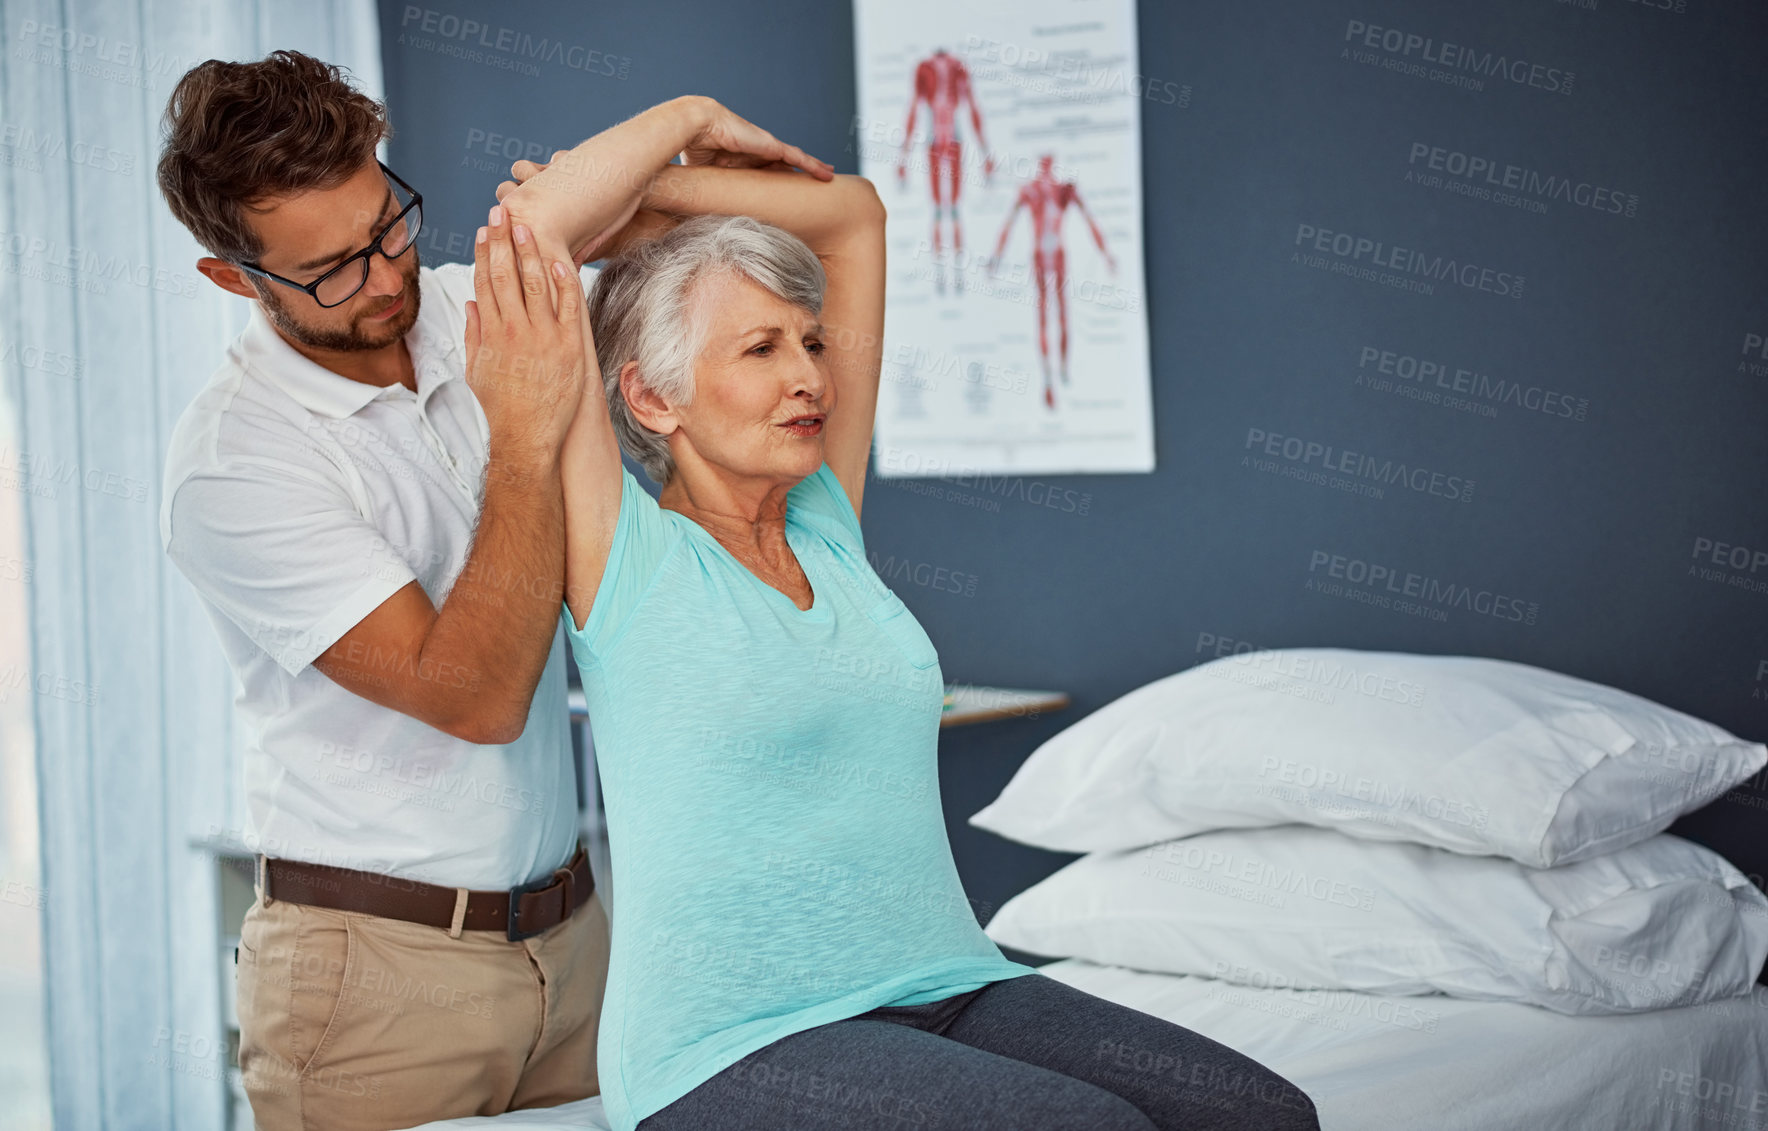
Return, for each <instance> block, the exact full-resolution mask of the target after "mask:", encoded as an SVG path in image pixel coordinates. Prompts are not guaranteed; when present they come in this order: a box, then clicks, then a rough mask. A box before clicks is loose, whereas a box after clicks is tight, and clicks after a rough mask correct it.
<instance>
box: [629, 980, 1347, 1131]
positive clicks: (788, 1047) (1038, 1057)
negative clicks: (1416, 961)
mask: <svg viewBox="0 0 1768 1131" xmlns="http://www.w3.org/2000/svg"><path fill="white" fill-rule="evenodd" d="M1319 1126H1320V1123H1319V1120H1318V1118H1317V1117H1316V1116H1315V1114H1314V1105H1313V1102H1312V1101H1311V1100H1309V1099H1308V1097H1307V1095H1306V1094H1305V1093H1304V1092H1302V1090H1301V1089H1300V1088H1297V1087H1296V1086H1295V1085H1294V1084H1291V1083H1290V1082H1289V1081H1287V1080H1285V1079H1283V1077H1281V1076H1278V1075H1277V1074H1276V1073H1274V1072H1272V1071H1271V1070H1270V1069H1268V1068H1266V1067H1264V1066H1263V1065H1261V1064H1259V1063H1258V1062H1257V1061H1254V1060H1251V1059H1249V1058H1247V1057H1244V1056H1242V1055H1240V1054H1239V1053H1237V1052H1235V1051H1234V1050H1233V1049H1230V1048H1228V1047H1227V1046H1225V1045H1220V1044H1217V1043H1216V1042H1215V1041H1212V1040H1210V1039H1209V1038H1207V1037H1203V1036H1199V1035H1198V1034H1196V1033H1193V1032H1191V1031H1190V1030H1189V1029H1184V1028H1181V1027H1179V1026H1177V1025H1174V1024H1172V1023H1171V1022H1168V1021H1163V1020H1161V1019H1160V1018H1158V1017H1155V1016H1153V1015H1152V1014H1148V1013H1143V1012H1141V1011H1139V1010H1135V1009H1130V1008H1129V1007H1127V1006H1122V1005H1118V1004H1116V1003H1115V1002H1109V1001H1106V1000H1105V999H1103V998H1099V997H1094V996H1093V995H1092V994H1089V993H1086V992H1084V991H1081V990H1077V989H1075V988H1074V987H1073V986H1070V985H1068V984H1066V983H1064V982H1059V981H1057V980H1056V979H1054V978H1051V977H1049V976H1047V975H1044V974H1026V975H1022V976H1020V977H1017V978H1008V979H1007V980H1005V981H1001V982H991V983H990V984H988V985H986V986H984V987H982V988H981V989H978V990H971V991H970V992H969V993H963V994H958V995H956V996H955V997H950V998H946V999H945V1000H943V1001H935V1002H928V1003H926V1004H925V1005H902V1006H881V1007H879V1008H877V1009H874V1010H872V1011H870V1012H869V1013H862V1014H859V1015H858V1016H856V1017H850V1018H848V1019H847V1020H844V1021H835V1022H831V1023H830V1024H827V1025H819V1026H817V1027H815V1028H813V1029H806V1030H804V1031H803V1032H799V1033H794V1034H792V1035H791V1036H788V1037H782V1038H781V1039H779V1040H777V1041H775V1042H774V1043H773V1044H771V1045H768V1046H766V1047H765V1048H761V1049H757V1050H756V1051H755V1052H752V1053H750V1054H749V1055H748V1056H746V1057H744V1058H742V1059H741V1060H739V1061H737V1062H736V1063H734V1064H732V1065H731V1066H730V1067H728V1068H726V1069H724V1070H723V1071H722V1072H720V1073H718V1074H717V1075H716V1076H713V1077H711V1078H710V1079H708V1080H707V1081H706V1082H705V1083H703V1084H701V1085H700V1086H699V1087H697V1088H695V1089H694V1090H693V1091H691V1092H689V1093H688V1094H687V1095H685V1096H683V1097H681V1098H680V1099H678V1100H676V1101H675V1102H674V1103H672V1104H669V1105H668V1106H667V1107H664V1108H663V1109H662V1110H660V1111H658V1112H656V1113H655V1114H653V1115H650V1116H648V1117H646V1118H645V1119H642V1120H640V1121H639V1124H638V1127H639V1131H708V1129H710V1128H718V1129H719V1131H797V1129H800V1128H804V1129H809V1128H817V1129H821V1128H825V1127H827V1128H850V1129H856V1131H873V1129H885V1128H888V1129H889V1131H946V1129H950V1131H1081V1129H1084V1131H1155V1129H1159V1131H1181V1129H1182V1131H1230V1129H1236V1131H1241V1129H1244V1131H1253V1129H1257V1131H1319Z"/></svg>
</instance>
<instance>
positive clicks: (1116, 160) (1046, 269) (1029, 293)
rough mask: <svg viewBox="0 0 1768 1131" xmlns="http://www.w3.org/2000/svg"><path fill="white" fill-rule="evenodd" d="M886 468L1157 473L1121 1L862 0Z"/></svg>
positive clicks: (1139, 89)
mask: <svg viewBox="0 0 1768 1131" xmlns="http://www.w3.org/2000/svg"><path fill="white" fill-rule="evenodd" d="M854 29H855V30H854V35H855V40H856V45H855V50H856V54H857V67H856V69H857V72H858V76H859V114H858V118H857V119H856V121H855V123H854V140H855V145H856V147H857V148H858V150H859V153H860V172H861V173H862V174H863V175H864V176H866V177H867V178H869V179H870V180H871V181H872V183H873V184H875V185H877V186H878V190H879V193H880V195H881V196H882V197H883V198H884V202H885V205H886V207H887V208H888V210H889V216H890V218H889V221H888V241H889V257H890V267H889V283H888V288H887V306H886V314H885V323H884V372H883V381H882V384H881V386H880V391H879V398H878V418H877V428H876V432H875V443H876V447H875V451H874V455H873V462H872V466H873V469H874V472H875V473H876V474H877V475H879V476H882V477H887V478H888V477H899V476H925V475H935V476H952V475H964V474H971V473H982V474H1000V473H1046V474H1060V473H1065V472H1112V471H1115V472H1127V471H1151V470H1153V468H1154V424H1153V413H1152V407H1151V404H1150V398H1149V377H1148V327H1147V303H1146V300H1145V297H1144V290H1143V281H1142V226H1141V225H1142V199H1141V154H1140V151H1139V150H1138V148H1137V146H1138V141H1139V139H1140V137H1141V117H1140V114H1141V103H1142V102H1143V100H1145V99H1150V98H1153V99H1156V100H1157V101H1159V100H1162V99H1166V97H1167V96H1166V94H1165V93H1163V91H1165V89H1166V88H1167V87H1172V86H1174V84H1170V83H1169V84H1164V85H1163V84H1160V83H1158V82H1157V81H1155V80H1149V79H1147V78H1145V77H1144V76H1142V75H1140V74H1138V73H1136V58H1137V54H1136V24H1135V4H1134V2H1133V0H1027V2H1024V3H1018V4H1012V5H1007V4H1000V3H998V2H989V0H855V5H854Z"/></svg>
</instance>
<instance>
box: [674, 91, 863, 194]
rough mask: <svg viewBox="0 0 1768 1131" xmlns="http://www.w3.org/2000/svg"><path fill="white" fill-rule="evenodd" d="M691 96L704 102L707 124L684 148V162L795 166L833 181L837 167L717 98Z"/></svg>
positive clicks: (733, 166) (743, 166) (745, 166)
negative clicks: (733, 110) (736, 112)
mask: <svg viewBox="0 0 1768 1131" xmlns="http://www.w3.org/2000/svg"><path fill="white" fill-rule="evenodd" d="M690 97H692V98H694V99H696V100H697V101H700V102H703V103H704V104H705V113H706V117H705V119H704V121H705V124H704V125H703V126H702V127H701V129H700V132H699V133H697V134H695V135H694V136H693V138H692V139H690V140H689V141H688V143H687V144H686V145H684V146H683V147H682V151H681V163H682V164H683V165H717V166H720V167H722V168H726V169H769V168H774V167H779V168H796V169H803V170H804V171H805V172H806V173H809V174H810V175H811V176H813V177H815V178H816V179H817V180H819V181H828V180H833V179H834V177H835V167H834V166H833V165H831V164H829V163H828V162H827V161H822V160H819V159H817V158H815V157H812V156H811V155H810V154H808V153H806V152H804V150H802V149H799V148H798V147H797V146H796V145H787V144H786V143H785V142H783V141H781V140H780V139H779V138H777V137H775V136H774V135H772V134H770V133H768V132H767V131H766V130H764V129H762V128H761V127H760V126H758V125H756V124H755V123H754V122H751V121H749V120H748V119H747V118H744V117H742V116H741V115H739V114H735V113H733V112H732V111H731V110H730V109H729V108H728V107H726V106H724V105H722V104H720V103H719V102H718V101H717V100H716V99H712V98H704V97H702V96H699V95H691V96H690Z"/></svg>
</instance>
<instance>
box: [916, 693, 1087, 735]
mask: <svg viewBox="0 0 1768 1131" xmlns="http://www.w3.org/2000/svg"><path fill="white" fill-rule="evenodd" d="M1066 706H1068V696H1067V695H1065V694H1063V693H1062V692H1060V691H1026V690H1023V689H1020V688H1012V687H978V686H976V685H975V684H973V683H948V684H946V685H945V716H944V717H943V718H941V719H940V720H939V725H940V726H942V727H957V726H964V725H966V724H968V723H986V722H990V721H992V720H994V719H1019V718H1035V717H1037V716H1038V715H1041V714H1044V713H1045V712H1048V711H1060V710H1061V709H1062V708H1064V707H1066Z"/></svg>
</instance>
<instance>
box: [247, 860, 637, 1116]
mask: <svg viewBox="0 0 1768 1131" xmlns="http://www.w3.org/2000/svg"><path fill="white" fill-rule="evenodd" d="M607 977H608V919H607V915H606V914H605V913H604V912H603V910H602V902H601V897H600V895H599V894H597V895H594V896H592V897H591V898H590V899H588V900H586V901H585V902H584V904H583V906H581V907H579V908H578V909H577V910H576V912H575V913H573V914H572V915H571V917H570V918H568V919H566V920H565V921H564V922H563V923H560V924H559V925H558V926H556V927H553V928H552V929H551V930H549V931H547V932H545V933H544V934H540V935H536V936H535V937H533V938H530V939H524V940H522V941H521V942H510V941H509V940H508V939H506V938H505V937H504V936H503V933H502V932H499V931H463V932H461V934H460V937H458V938H450V937H449V934H448V931H446V930H445V929H442V928H439V927H426V926H422V925H420V924H417V923H406V922H403V921H401V920H397V919H385V918H381V917H380V916H376V915H361V914H354V913H349V912H343V911H332V910H330V909H328V908H323V907H308V906H305V905H303V904H299V903H290V902H288V901H287V900H281V899H279V900H273V901H272V902H271V903H270V904H269V905H268V906H266V905H265V903H264V901H263V899H262V897H261V896H260V898H259V899H258V900H257V902H255V903H253V904H252V907H251V909H250V910H249V911H248V912H247V913H246V918H245V925H244V927H243V928H242V929H241V932H240V946H239V967H238V971H237V978H238V984H239V1027H240V1048H239V1066H240V1073H241V1075H242V1076H243V1077H244V1083H245V1090H246V1095H247V1097H248V1098H249V1099H250V1100H251V1103H252V1114H253V1115H254V1116H255V1117H256V1119H257V1125H258V1127H259V1128H260V1131H297V1129H300V1131H307V1129H324V1131H387V1129H389V1128H405V1127H413V1126H415V1125H417V1124H420V1123H427V1122H429V1121H431V1120H436V1119H452V1118H457V1117H459V1116H465V1115H498V1114H501V1113H503V1112H505V1111H510V1110H514V1109H516V1108H524V1107H551V1106H553V1105H555V1104H561V1103H567V1102H569V1101H571V1100H579V1099H583V1098H585V1097H588V1096H593V1095H596V1094H597V1093H598V1092H599V1091H600V1090H601V1089H600V1085H599V1083H598V1081H597V1079H596V1027H597V1025H598V1023H599V1022H600V1020H601V1012H602V991H603V989H604V988H605V986H606V984H607Z"/></svg>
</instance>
